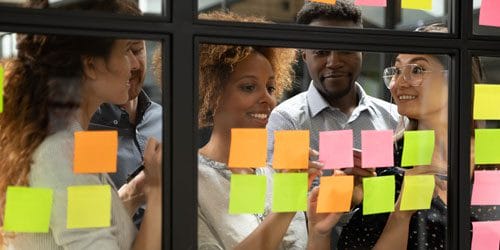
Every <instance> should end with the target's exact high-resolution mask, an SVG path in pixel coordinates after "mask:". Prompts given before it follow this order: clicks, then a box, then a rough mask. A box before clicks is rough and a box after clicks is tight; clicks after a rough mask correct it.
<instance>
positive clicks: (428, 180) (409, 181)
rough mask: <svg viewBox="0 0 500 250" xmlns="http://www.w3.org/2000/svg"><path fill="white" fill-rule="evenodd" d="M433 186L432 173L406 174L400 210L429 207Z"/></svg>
mask: <svg viewBox="0 0 500 250" xmlns="http://www.w3.org/2000/svg"><path fill="white" fill-rule="evenodd" d="M434 186H435V181H434V175H406V176H405V177H404V181H403V194H402V195H403V196H402V197H401V204H400V207H399V209H400V210H401V211H404V210H420V209H429V208H430V207H431V201H432V195H433V194H434Z"/></svg>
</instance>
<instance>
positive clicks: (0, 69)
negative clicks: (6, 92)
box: [0, 65, 5, 113]
mask: <svg viewBox="0 0 500 250" xmlns="http://www.w3.org/2000/svg"><path fill="white" fill-rule="evenodd" d="M4 72H5V71H4V70H3V67H2V65H0V113H2V112H3V81H4V80H3V79H4Z"/></svg>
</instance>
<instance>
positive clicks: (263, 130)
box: [198, 44, 449, 249]
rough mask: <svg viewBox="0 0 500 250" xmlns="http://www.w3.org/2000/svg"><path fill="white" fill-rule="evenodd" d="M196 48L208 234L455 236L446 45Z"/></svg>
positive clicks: (361, 245) (360, 241)
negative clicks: (440, 51)
mask: <svg viewBox="0 0 500 250" xmlns="http://www.w3.org/2000/svg"><path fill="white" fill-rule="evenodd" d="M199 49H200V50H199V55H200V57H199V102H198V103H199V110H198V120H199V128H200V130H199V141H200V149H199V151H198V157H199V160H198V230H199V231H198V246H199V247H200V248H204V247H207V248H209V247H212V248H215V247H219V249H231V248H234V247H236V246H243V245H246V246H252V247H253V248H255V249H259V248H261V246H263V245H264V244H267V245H266V246H270V245H269V244H274V245H272V246H270V247H271V248H275V249H276V248H278V245H281V246H283V247H289V248H294V247H295V248H297V249H305V248H306V245H307V244H324V243H325V242H326V243H329V242H330V241H331V242H332V246H331V249H372V248H373V247H375V246H377V247H380V249H406V248H408V249H434V248H439V249H441V248H444V249H446V245H447V242H446V238H447V236H446V232H447V191H446V190H447V188H446V187H447V170H448V167H447V166H448V165H447V156H448V153H447V152H448V151H447V148H448V147H447V141H448V139H447V138H448V124H447V121H448V84H449V83H448V65H449V57H448V56H447V55H435V54H434V55H432V54H421V55H416V54H399V55H391V54H386V53H376V52H365V53H362V52H357V51H344V50H338V49H337V50H336V48H335V47H332V48H331V49H294V48H269V47H261V46H237V45H222V44H201V45H200V47H199ZM294 53H297V54H296V56H294V55H293V54H294ZM294 58H295V59H297V61H296V62H294V60H293V59H294ZM332 138H333V139H332ZM403 140H404V145H403ZM309 149H313V150H316V151H318V152H319V156H318V155H317V153H314V152H312V151H311V152H310V151H309ZM318 157H319V158H318ZM318 161H319V162H322V163H323V164H324V168H334V169H323V177H321V179H318V178H317V176H315V174H317V173H318V171H317V170H316V168H320V167H322V165H321V164H320V163H319V162H318ZM308 172H309V173H310V174H309V177H308V174H307V173H308ZM308 178H309V180H310V181H312V186H313V187H314V186H319V194H318V190H317V189H313V190H312V191H311V190H310V188H311V186H308ZM403 186H404V188H403ZM308 189H309V190H310V192H309V193H308V191H307V190H308ZM402 190H404V191H405V192H404V194H403V192H401V191H402ZM434 194H435V195H434ZM308 195H309V197H313V198H311V201H312V202H309V203H308V202H307V199H306V197H307V196H308ZM316 195H318V196H316ZM307 207H309V211H307V212H306V213H304V211H306V210H307ZM316 209H319V210H316ZM316 211H318V213H317V212H316ZM321 211H322V212H326V213H319V212H321ZM334 211H337V212H334ZM306 216H307V217H308V222H309V233H307V230H306V228H307V225H306ZM401 228H406V230H401ZM408 229H409V230H408ZM285 231H287V232H286V234H285V236H284V237H283V236H282V235H276V234H274V235H271V234H269V233H268V234H266V233H263V232H285ZM251 234H252V236H250V235H251ZM308 240H309V242H307V241H308Z"/></svg>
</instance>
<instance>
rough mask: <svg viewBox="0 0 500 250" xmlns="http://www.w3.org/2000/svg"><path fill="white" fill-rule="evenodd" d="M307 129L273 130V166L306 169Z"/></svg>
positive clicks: (307, 154)
mask: <svg viewBox="0 0 500 250" xmlns="http://www.w3.org/2000/svg"><path fill="white" fill-rule="evenodd" d="M308 164H309V130H281V131H274V155H273V168H275V169H307V168H308Z"/></svg>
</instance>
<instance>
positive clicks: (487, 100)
mask: <svg viewBox="0 0 500 250" xmlns="http://www.w3.org/2000/svg"><path fill="white" fill-rule="evenodd" d="M473 116H474V120H500V84H474V115H473Z"/></svg>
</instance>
